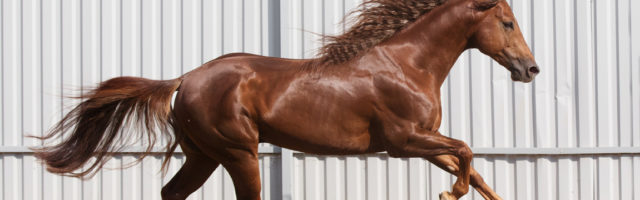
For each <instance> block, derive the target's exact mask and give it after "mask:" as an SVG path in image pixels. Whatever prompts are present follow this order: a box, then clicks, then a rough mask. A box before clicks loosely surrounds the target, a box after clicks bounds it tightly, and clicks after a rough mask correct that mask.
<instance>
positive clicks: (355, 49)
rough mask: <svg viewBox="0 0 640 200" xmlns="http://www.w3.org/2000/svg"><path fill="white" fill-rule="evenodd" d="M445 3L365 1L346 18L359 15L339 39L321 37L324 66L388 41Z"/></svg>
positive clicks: (320, 52) (423, 0) (387, 0)
mask: <svg viewBox="0 0 640 200" xmlns="http://www.w3.org/2000/svg"><path fill="white" fill-rule="evenodd" d="M445 1H446V0H366V1H365V2H363V3H362V4H360V6H358V9H356V10H355V11H353V12H351V13H350V14H349V15H351V14H354V13H359V15H358V16H357V17H356V18H355V19H354V20H355V23H354V25H353V26H351V28H349V29H348V30H347V31H346V32H345V33H343V34H342V35H337V36H326V35H325V36H323V37H324V38H323V39H324V41H326V42H327V44H326V45H324V46H323V47H321V48H320V50H319V53H318V54H319V59H320V60H321V61H322V62H324V63H333V64H338V63H343V62H346V61H349V60H351V59H353V58H355V57H357V56H358V55H360V53H362V52H365V51H367V50H368V49H370V48H371V47H373V46H375V45H377V44H379V43H380V42H382V41H384V40H386V39H389V38H390V37H391V36H393V35H394V34H395V33H396V32H398V31H400V30H402V28H404V27H406V26H407V25H409V24H411V23H412V22H414V21H415V20H417V19H418V18H419V17H420V16H421V15H423V14H425V13H427V12H429V11H431V10H432V9H433V8H435V7H438V6H439V5H441V4H443V3H444V2H445Z"/></svg>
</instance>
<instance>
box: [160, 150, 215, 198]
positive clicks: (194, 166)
mask: <svg viewBox="0 0 640 200" xmlns="http://www.w3.org/2000/svg"><path fill="white" fill-rule="evenodd" d="M218 165H220V164H219V163H218V162H216V161H214V160H212V159H210V158H208V157H202V156H199V155H196V154H187V161H186V162H185V163H184V165H182V167H181V168H180V171H178V173H176V175H174V176H173V178H171V181H169V183H167V184H166V185H165V186H164V187H162V199H163V200H174V199H175V200H182V199H186V198H187V197H188V196H189V195H190V194H191V193H193V192H194V191H196V190H197V189H198V188H200V186H202V184H204V182H205V181H207V179H208V178H209V176H210V175H211V173H212V172H213V171H214V170H215V169H216V168H217V167H218Z"/></svg>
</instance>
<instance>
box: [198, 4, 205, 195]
mask: <svg viewBox="0 0 640 200" xmlns="http://www.w3.org/2000/svg"><path fill="white" fill-rule="evenodd" d="M199 44H200V65H202V64H203V63H204V45H205V44H204V0H200V42H199ZM203 192H204V190H203Z"/></svg>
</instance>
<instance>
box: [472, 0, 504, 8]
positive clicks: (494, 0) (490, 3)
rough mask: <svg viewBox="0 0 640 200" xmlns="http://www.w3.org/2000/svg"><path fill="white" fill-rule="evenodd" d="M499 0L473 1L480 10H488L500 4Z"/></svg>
mask: <svg viewBox="0 0 640 200" xmlns="http://www.w3.org/2000/svg"><path fill="white" fill-rule="evenodd" d="M498 1H499V0H473V3H474V4H475V6H476V9H478V10H487V9H490V8H493V7H494V6H496V5H498Z"/></svg>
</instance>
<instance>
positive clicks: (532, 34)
mask: <svg viewBox="0 0 640 200" xmlns="http://www.w3.org/2000/svg"><path fill="white" fill-rule="evenodd" d="M534 4H535V3H534V1H531V2H530V5H529V6H530V12H529V15H530V16H529V17H530V18H531V19H530V22H529V23H531V28H530V29H529V32H530V33H529V34H530V37H531V51H532V52H533V53H534V56H535V52H536V51H535V49H536V46H537V45H536V37H535V28H536V27H535V26H536V23H535V22H536V21H535V17H534V14H533V13H534V12H535V10H534V8H535V5H534ZM537 102H538V101H537V99H536V81H535V80H534V81H533V82H532V83H531V122H532V124H531V128H532V129H533V130H531V131H533V135H532V138H531V139H532V141H531V143H533V144H532V146H533V147H539V146H540V144H539V142H538V118H537V116H538V115H537V110H538V109H537V108H538V105H537ZM536 190H537V184H536Z"/></svg>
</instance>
